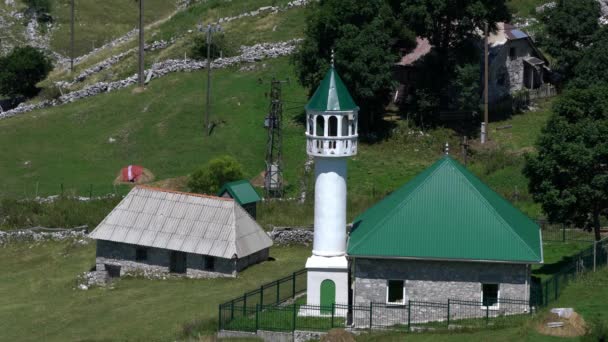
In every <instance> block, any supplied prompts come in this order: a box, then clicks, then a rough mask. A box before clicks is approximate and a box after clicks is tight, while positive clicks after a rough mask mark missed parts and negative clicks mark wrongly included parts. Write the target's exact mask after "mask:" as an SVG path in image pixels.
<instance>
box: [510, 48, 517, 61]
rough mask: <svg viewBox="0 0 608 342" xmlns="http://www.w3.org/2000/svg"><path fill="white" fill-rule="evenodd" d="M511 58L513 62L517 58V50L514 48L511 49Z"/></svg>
mask: <svg viewBox="0 0 608 342" xmlns="http://www.w3.org/2000/svg"><path fill="white" fill-rule="evenodd" d="M509 58H510V59H511V60H514V59H516V58H517V50H516V49H515V48H514V47H512V48H510V49H509Z"/></svg>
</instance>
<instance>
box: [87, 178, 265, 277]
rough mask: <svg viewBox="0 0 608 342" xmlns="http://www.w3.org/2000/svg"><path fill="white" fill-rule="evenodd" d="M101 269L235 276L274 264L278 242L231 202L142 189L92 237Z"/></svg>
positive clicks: (131, 194)
mask: <svg viewBox="0 0 608 342" xmlns="http://www.w3.org/2000/svg"><path fill="white" fill-rule="evenodd" d="M89 236H90V237H91V238H93V239H96V240H97V256H96V270H97V271H106V272H107V273H108V276H110V277H116V276H121V275H123V274H125V273H127V272H133V271H146V272H158V273H178V274H184V275H187V276H188V277H193V278H199V277H203V278H204V277H222V276H223V277H234V276H236V275H237V273H238V272H239V271H241V270H243V269H244V268H246V267H248V266H249V265H252V264H256V263H259V262H262V261H265V260H267V259H268V256H269V248H270V246H272V240H271V239H270V238H269V237H268V235H267V234H266V233H265V232H264V230H263V229H262V228H261V227H260V226H259V225H258V224H257V222H256V221H255V220H254V219H253V218H252V217H251V216H250V215H249V214H248V213H247V211H245V210H244V209H243V208H242V207H241V206H240V205H239V204H238V203H237V202H236V201H234V200H233V199H231V198H222V197H213V196H205V195H198V194H191V193H183V192H175V191H169V190H165V189H157V188H150V187H145V186H137V187H135V188H133V189H132V190H131V191H130V192H129V194H128V195H127V196H126V197H125V198H124V199H123V200H122V201H121V202H120V203H119V204H118V205H117V206H116V207H115V208H114V209H113V210H112V212H110V214H109V215H108V216H107V217H106V218H105V219H104V220H103V221H102V222H101V223H100V224H99V225H98V226H97V228H95V230H93V232H91V234H90V235H89Z"/></svg>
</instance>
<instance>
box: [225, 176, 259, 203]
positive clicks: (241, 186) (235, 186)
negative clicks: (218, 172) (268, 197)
mask: <svg viewBox="0 0 608 342" xmlns="http://www.w3.org/2000/svg"><path fill="white" fill-rule="evenodd" d="M226 192H228V193H229V194H230V197H232V198H234V199H235V200H236V201H237V202H238V203H239V204H240V205H245V204H249V203H254V202H259V201H261V200H262V198H261V197H260V195H258V193H257V192H256V191H255V189H254V188H253V185H251V183H249V181H248V180H246V179H243V180H238V181H234V182H230V183H226V184H224V186H223V187H222V188H221V189H220V191H219V192H218V194H217V195H218V196H220V197H222V196H224V194H225V193H226Z"/></svg>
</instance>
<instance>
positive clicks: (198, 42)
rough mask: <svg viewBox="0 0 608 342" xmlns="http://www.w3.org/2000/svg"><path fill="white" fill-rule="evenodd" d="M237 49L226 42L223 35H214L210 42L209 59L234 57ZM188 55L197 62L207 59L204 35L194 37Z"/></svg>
mask: <svg viewBox="0 0 608 342" xmlns="http://www.w3.org/2000/svg"><path fill="white" fill-rule="evenodd" d="M237 51H238V50H237V48H236V47H234V46H233V45H232V44H230V43H229V42H228V40H227V39H226V36H224V35H223V34H217V33H216V34H214V35H213V39H212V41H211V51H210V56H211V59H212V60H213V59H216V58H219V57H220V55H222V56H224V57H228V56H234V55H236V53H237ZM190 54H191V55H192V58H194V59H197V60H204V59H207V37H206V35H205V34H200V35H196V36H195V37H194V39H193V40H192V45H191V46H190Z"/></svg>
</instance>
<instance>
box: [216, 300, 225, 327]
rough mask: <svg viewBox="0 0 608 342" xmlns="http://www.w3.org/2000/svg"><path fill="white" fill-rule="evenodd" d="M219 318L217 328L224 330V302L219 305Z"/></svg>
mask: <svg viewBox="0 0 608 342" xmlns="http://www.w3.org/2000/svg"><path fill="white" fill-rule="evenodd" d="M219 311H220V312H219V314H220V315H219V316H218V317H219V319H218V320H217V330H218V331H221V330H222V320H223V318H224V317H222V304H220V305H219Z"/></svg>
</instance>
